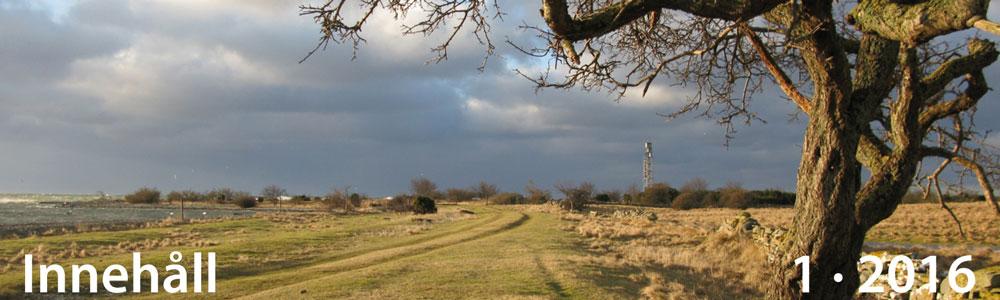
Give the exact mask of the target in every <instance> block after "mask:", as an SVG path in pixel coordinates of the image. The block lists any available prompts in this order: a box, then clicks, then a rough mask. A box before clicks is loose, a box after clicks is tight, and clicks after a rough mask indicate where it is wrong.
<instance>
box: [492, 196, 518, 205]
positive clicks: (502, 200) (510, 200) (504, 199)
mask: <svg viewBox="0 0 1000 300" xmlns="http://www.w3.org/2000/svg"><path fill="white" fill-rule="evenodd" d="M490 203H491V204H507V205H509V204H525V199H524V196H522V195H521V194H518V193H500V194H498V195H496V196H493V197H490Z"/></svg>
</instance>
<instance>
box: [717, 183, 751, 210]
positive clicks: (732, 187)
mask: <svg viewBox="0 0 1000 300" xmlns="http://www.w3.org/2000/svg"><path fill="white" fill-rule="evenodd" d="M752 200H753V199H751V198H750V193H748V192H747V191H746V190H744V189H743V187H741V186H740V185H739V184H735V183H730V184H728V185H727V186H726V187H723V188H721V189H719V205H720V206H722V207H728V208H738V209H746V208H748V207H750V206H751V205H752V204H753V202H752Z"/></svg>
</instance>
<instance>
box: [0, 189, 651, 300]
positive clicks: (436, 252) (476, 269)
mask: <svg viewBox="0 0 1000 300" xmlns="http://www.w3.org/2000/svg"><path fill="white" fill-rule="evenodd" d="M461 208H464V209H470V210H473V211H475V212H476V215H474V217H472V218H461V217H456V216H461V215H460V214H457V213H456V211H457V210H458V209H459V207H454V206H443V207H442V213H441V214H439V215H447V216H451V217H454V218H442V217H437V218H439V220H436V221H435V222H434V223H433V225H420V224H418V223H415V222H414V221H413V220H411V219H412V218H413V217H411V216H408V215H401V214H369V215H356V216H338V217H333V216H325V215H324V216H321V217H316V218H312V219H311V220H310V221H307V222H304V223H301V222H298V221H291V222H275V221H270V220H267V219H262V218H254V219H246V220H233V221H223V222H216V223H205V224H189V225H183V226H176V227H165V228H149V229H138V230H129V231H121V232H92V233H79V234H70V235H63V236H49V237H33V238H24V239H12V240H0V259H5V260H6V259H7V258H11V257H15V256H17V254H18V253H19V252H20V251H22V249H24V250H32V249H35V248H36V247H38V245H40V244H41V245H44V248H46V249H50V250H48V251H52V252H58V251H60V250H61V249H64V248H67V247H75V248H74V249H82V250H85V251H87V252H89V253H93V254H90V255H86V256H84V257H83V258H73V257H71V256H65V255H63V256H60V257H58V258H54V259H52V260H51V261H52V262H57V263H59V264H61V265H63V266H64V267H67V268H68V266H69V265H71V264H74V263H77V264H80V263H90V264H93V265H95V266H97V267H98V269H99V270H100V269H103V268H104V267H105V266H107V265H109V264H111V263H120V264H124V265H126V266H127V267H129V265H130V262H131V250H130V249H127V248H128V247H129V245H128V243H126V245H124V246H123V245H121V244H120V243H122V242H130V243H132V244H131V245H133V247H135V245H138V247H140V249H138V250H139V251H141V252H142V255H143V262H144V263H151V264H154V265H156V266H160V267H161V280H162V277H163V276H164V274H162V267H163V266H165V265H166V264H168V261H167V257H168V254H169V253H170V251H175V250H176V251H181V252H182V253H184V257H185V261H184V262H183V263H184V264H186V265H189V264H190V263H191V260H190V259H191V255H192V254H191V253H192V252H194V251H201V252H209V251H214V252H216V253H217V257H218V283H217V284H218V289H217V290H218V292H217V293H216V294H214V295H207V296H206V295H198V294H185V295H169V296H168V295H166V294H127V295H126V296H129V297H140V298H171V299H173V298H204V297H211V298H236V297H245V298H249V299H268V298H272V299H284V298H288V297H290V296H293V297H299V298H315V299H327V298H393V299H399V298H410V299H413V298H424V299H426V298H435V299H437V298H475V299H482V298H509V297H516V298H523V297H528V298H546V299H549V298H587V299H590V298H602V299H606V298H635V297H636V296H637V294H636V293H637V292H638V291H637V290H635V289H627V290H625V289H620V288H610V287H607V286H604V285H603V284H605V282H607V280H603V279H602V278H604V276H605V275H604V274H603V273H605V272H603V271H602V270H601V269H594V268H584V267H581V266H580V265H579V264H578V263H576V262H574V260H572V259H571V258H573V257H579V256H580V255H584V254H585V253H583V252H582V251H583V250H581V249H583V247H582V246H581V244H580V243H581V241H580V238H579V237H578V236H577V235H576V234H575V233H573V232H567V231H563V230H560V229H559V228H560V227H561V226H563V225H565V224H564V222H565V221H561V220H559V219H558V218H557V217H556V216H552V215H549V214H544V213H537V212H523V211H519V210H516V209H513V208H497V207H484V206H467V207H461ZM150 241H166V242H172V243H175V244H176V245H173V244H168V245H166V246H164V245H161V244H157V243H156V242H150ZM166 242H162V243H166ZM196 242H198V243H201V244H199V246H192V245H191V244H193V243H196ZM36 264H37V263H36ZM189 275H190V274H189ZM36 276H37V275H36ZM608 280H610V279H608ZM22 284H23V270H22V269H21V261H16V262H15V263H14V264H12V265H11V266H10V267H8V270H7V271H5V272H3V273H0V298H4V297H16V296H20V295H21V291H22V289H23V286H22ZM129 286H131V285H129ZM188 288H189V289H190V288H191V283H190V282H189V283H188ZM105 296H106V295H105Z"/></svg>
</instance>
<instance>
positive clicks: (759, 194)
mask: <svg viewBox="0 0 1000 300" xmlns="http://www.w3.org/2000/svg"><path fill="white" fill-rule="evenodd" d="M750 199H751V201H752V202H753V203H755V204H757V205H764V206H790V205H795V193H789V192H785V191H780V190H774V189H771V190H763V191H752V192H750Z"/></svg>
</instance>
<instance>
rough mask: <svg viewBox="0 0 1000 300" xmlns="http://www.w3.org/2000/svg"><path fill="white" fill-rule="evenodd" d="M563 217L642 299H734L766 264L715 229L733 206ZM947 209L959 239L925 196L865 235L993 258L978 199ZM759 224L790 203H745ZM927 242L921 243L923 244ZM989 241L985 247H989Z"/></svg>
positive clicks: (786, 218) (747, 292)
mask: <svg viewBox="0 0 1000 300" xmlns="http://www.w3.org/2000/svg"><path fill="white" fill-rule="evenodd" d="M533 209H535V210H542V211H547V212H552V213H557V214H560V218H561V219H563V220H570V221H576V222H575V225H571V226H570V227H571V228H569V227H568V228H565V229H567V230H572V231H575V232H577V233H578V234H580V235H582V236H584V237H586V238H587V242H588V244H589V245H588V247H589V249H590V251H592V252H593V253H594V255H593V256H591V257H588V258H585V259H587V260H589V261H588V263H591V264H596V265H599V266H601V267H603V268H609V269H614V268H623V267H631V268H638V269H639V270H641V272H640V273H639V274H641V275H639V274H633V275H632V280H633V281H636V282H643V283H645V284H646V287H645V288H644V289H643V290H642V295H643V296H645V297H647V298H650V299H722V298H725V299H733V298H736V299H741V298H759V297H761V296H762V291H763V288H764V287H763V286H762V285H761V284H762V283H763V282H765V278H764V277H763V276H765V275H764V274H766V272H763V270H764V268H765V265H764V264H765V263H766V255H765V253H764V252H763V251H762V250H761V249H760V248H759V247H757V246H756V245H755V244H754V243H753V242H752V241H750V240H749V239H746V238H741V237H736V236H730V235H727V234H723V233H718V232H717V229H718V228H719V226H720V225H722V224H723V222H725V221H727V220H729V219H731V218H733V217H734V216H736V215H737V214H738V213H739V212H740V210H736V209H695V210H688V211H678V210H673V209H665V208H652V209H650V208H646V209H644V210H647V211H651V212H655V213H656V215H657V220H656V221H650V220H648V219H646V218H643V217H620V216H619V217H616V216H614V211H615V210H635V208H633V207H623V206H611V205H609V206H598V207H593V208H592V209H593V210H595V211H597V213H596V215H591V214H572V213H565V212H559V211H553V209H552V208H548V207H545V206H539V207H538V208H533ZM953 209H954V210H955V212H956V214H958V216H959V218H961V220H963V222H964V223H963V225H964V226H965V230H966V232H967V233H968V234H969V239H962V237H961V235H960V234H959V233H958V229H957V227H956V226H955V224H954V223H953V221H952V220H951V219H950V217H949V216H948V215H947V213H946V212H945V211H943V210H942V209H940V208H939V207H938V206H936V205H933V204H907V205H902V206H900V207H899V209H897V211H896V213H895V214H894V215H893V216H892V217H891V218H889V219H887V220H885V221H883V222H882V223H881V224H879V225H878V226H876V227H875V228H874V229H873V230H872V231H871V232H870V233H869V236H868V239H869V240H870V241H879V242H882V243H884V244H881V245H880V246H879V247H878V248H872V247H868V249H867V250H888V251H890V252H893V253H914V254H917V255H924V256H925V255H938V256H940V257H941V259H942V261H944V262H947V261H950V260H951V259H953V258H954V257H957V256H961V255H967V254H971V255H973V256H974V262H976V263H975V264H974V265H970V266H971V267H974V268H976V267H983V266H988V265H996V264H998V263H1000V253H998V251H995V249H996V248H995V247H996V246H997V245H1000V227H998V226H996V224H997V220H998V217H997V216H995V215H994V214H993V211H992V208H991V207H989V206H988V205H987V204H985V203H956V204H953ZM747 211H749V212H750V213H751V214H752V215H753V217H754V218H756V219H757V220H759V221H760V223H761V224H764V225H767V226H780V227H788V226H789V225H790V224H791V221H792V217H793V210H792V209H791V208H767V209H749V210H747ZM928 244H929V245H928ZM991 247H993V248H991Z"/></svg>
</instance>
